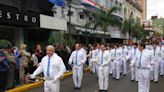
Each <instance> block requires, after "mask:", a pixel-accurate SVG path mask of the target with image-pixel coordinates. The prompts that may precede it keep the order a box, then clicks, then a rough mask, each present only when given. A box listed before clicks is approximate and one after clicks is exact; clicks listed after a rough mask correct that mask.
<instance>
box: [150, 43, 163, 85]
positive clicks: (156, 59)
mask: <svg viewBox="0 0 164 92" xmlns="http://www.w3.org/2000/svg"><path fill="white" fill-rule="evenodd" d="M151 54H152V59H151V60H152V63H153V65H152V71H151V72H152V73H151V77H152V79H154V82H155V83H157V82H158V75H159V66H160V61H161V57H160V56H161V51H160V48H159V47H157V44H153V49H152V50H151Z"/></svg>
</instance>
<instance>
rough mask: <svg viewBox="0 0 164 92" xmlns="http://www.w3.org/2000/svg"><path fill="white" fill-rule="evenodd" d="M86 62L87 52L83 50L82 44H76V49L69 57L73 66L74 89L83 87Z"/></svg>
mask: <svg viewBox="0 0 164 92" xmlns="http://www.w3.org/2000/svg"><path fill="white" fill-rule="evenodd" d="M85 62H86V54H85V53H84V52H83V51H82V50H81V47H80V44H79V43H77V44H76V45H75V51H73V52H72V54H71V56H70V58H69V64H70V65H71V66H72V71H73V82H74V86H75V88H74V89H81V83H82V79H83V64H85Z"/></svg>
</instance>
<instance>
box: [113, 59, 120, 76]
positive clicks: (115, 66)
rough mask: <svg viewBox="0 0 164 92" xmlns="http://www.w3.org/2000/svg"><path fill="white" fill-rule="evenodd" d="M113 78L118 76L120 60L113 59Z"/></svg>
mask: <svg viewBox="0 0 164 92" xmlns="http://www.w3.org/2000/svg"><path fill="white" fill-rule="evenodd" d="M113 78H116V79H119V78H120V61H119V60H113Z"/></svg>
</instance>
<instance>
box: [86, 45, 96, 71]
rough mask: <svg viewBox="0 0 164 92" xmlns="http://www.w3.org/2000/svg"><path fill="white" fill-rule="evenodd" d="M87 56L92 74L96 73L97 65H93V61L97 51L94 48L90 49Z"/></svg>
mask: <svg viewBox="0 0 164 92" xmlns="http://www.w3.org/2000/svg"><path fill="white" fill-rule="evenodd" d="M87 56H88V57H89V67H90V70H91V72H92V73H96V65H95V64H94V63H93V59H95V58H94V56H95V50H94V47H93V46H92V47H91V48H90V51H89V54H88V55H87Z"/></svg>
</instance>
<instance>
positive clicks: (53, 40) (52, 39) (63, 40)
mask: <svg viewBox="0 0 164 92" xmlns="http://www.w3.org/2000/svg"><path fill="white" fill-rule="evenodd" d="M48 42H49V44H62V45H70V46H74V45H75V43H76V41H75V39H73V38H72V37H71V36H70V35H64V34H63V33H60V32H51V34H50V36H49V39H48Z"/></svg>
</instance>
